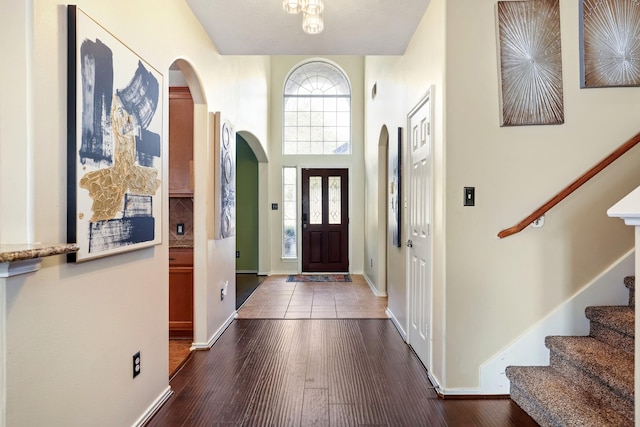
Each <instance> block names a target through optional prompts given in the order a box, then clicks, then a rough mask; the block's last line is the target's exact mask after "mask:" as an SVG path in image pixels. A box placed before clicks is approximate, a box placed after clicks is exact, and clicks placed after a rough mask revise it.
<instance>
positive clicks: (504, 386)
mask: <svg viewBox="0 0 640 427" xmlns="http://www.w3.org/2000/svg"><path fill="white" fill-rule="evenodd" d="M634 254H635V252H634V250H631V251H629V252H628V253H627V254H625V255H624V256H622V257H621V258H619V259H618V260H616V261H615V262H614V263H613V264H612V265H611V266H610V267H609V268H607V269H606V270H605V271H603V272H602V273H601V274H600V275H598V276H597V277H596V278H594V279H593V280H592V281H591V282H590V283H588V284H587V285H585V286H584V287H583V288H582V289H580V290H579V291H578V292H576V293H575V294H574V295H573V296H572V297H570V298H569V299H567V300H566V301H565V302H564V303H563V304H561V305H560V306H558V307H557V308H556V309H555V310H553V311H552V312H551V313H549V314H548V315H547V316H546V317H544V318H543V319H541V320H540V321H538V322H537V323H536V324H534V325H533V326H531V328H529V329H528V330H527V331H525V332H524V333H523V334H522V335H521V336H520V337H518V338H517V339H516V340H515V341H513V342H512V343H511V344H509V345H507V346H505V347H504V348H503V349H502V350H501V351H500V352H498V353H497V354H496V355H494V356H493V357H492V358H491V359H489V360H487V361H486V362H485V363H483V364H482V366H480V369H479V371H480V372H479V374H480V389H479V390H477V391H476V392H475V393H478V394H483V395H490V394H509V387H510V384H509V380H508V379H507V377H506V375H505V369H506V368H507V366H510V365H516V366H546V365H548V364H549V350H548V349H547V348H546V347H545V345H544V339H545V337H546V336H548V335H588V334H589V319H587V318H586V316H585V315H584V310H585V308H586V307H587V306H590V305H626V304H627V303H628V300H629V291H628V289H627V288H626V287H625V286H624V282H623V279H624V278H625V277H626V276H631V275H633V274H634V271H635V259H634ZM453 392H455V391H454V390H452V391H449V390H445V394H449V393H453ZM473 393H474V392H473V391H469V390H464V392H460V393H459V394H473Z"/></svg>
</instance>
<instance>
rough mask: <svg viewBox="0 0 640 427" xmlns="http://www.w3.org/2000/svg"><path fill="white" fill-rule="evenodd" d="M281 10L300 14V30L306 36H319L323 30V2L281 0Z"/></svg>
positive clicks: (316, 0)
mask: <svg viewBox="0 0 640 427" xmlns="http://www.w3.org/2000/svg"><path fill="white" fill-rule="evenodd" d="M282 8H283V9H284V10H285V12H287V13H291V14H296V13H300V12H302V30H303V31H304V32H305V33H307V34H320V33H321V32H322V30H324V22H323V20H322V12H323V11H324V2H323V0H283V1H282Z"/></svg>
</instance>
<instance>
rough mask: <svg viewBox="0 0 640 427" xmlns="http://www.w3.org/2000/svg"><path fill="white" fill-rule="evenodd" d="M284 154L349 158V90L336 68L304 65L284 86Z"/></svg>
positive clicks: (346, 81) (323, 63) (344, 79)
mask: <svg viewBox="0 0 640 427" xmlns="http://www.w3.org/2000/svg"><path fill="white" fill-rule="evenodd" d="M283 104H284V106H283V110H284V111H283V116H284V120H283V143H282V152H283V154H351V87H350V85H349V81H348V80H347V78H346V76H345V75H344V74H343V73H342V71H340V70H339V69H338V68H337V67H336V66H334V65H332V64H329V63H327V62H322V61H314V62H307V63H306V64H303V65H300V66H299V67H297V68H296V69H295V70H293V71H292V72H291V74H290V75H289V77H288V78H287V81H286V83H285V86H284V102H283Z"/></svg>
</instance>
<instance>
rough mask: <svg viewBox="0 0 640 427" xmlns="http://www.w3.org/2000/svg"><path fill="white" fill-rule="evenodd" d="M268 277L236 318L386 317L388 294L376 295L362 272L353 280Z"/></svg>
mask: <svg viewBox="0 0 640 427" xmlns="http://www.w3.org/2000/svg"><path fill="white" fill-rule="evenodd" d="M287 277H288V276H283V275H279V276H270V277H268V278H267V279H266V280H265V281H264V282H263V283H262V284H261V285H260V286H259V287H258V289H256V290H255V292H254V293H253V294H252V295H251V296H250V297H249V299H248V300H247V301H246V302H245V303H244V304H243V305H242V307H240V309H239V310H238V319H387V318H388V316H387V314H386V313H385V310H386V308H387V297H377V296H375V295H374V293H373V291H372V290H371V288H370V287H369V285H368V284H367V282H366V281H365V279H364V277H363V276H362V275H353V274H352V275H351V280H353V281H352V282H287Z"/></svg>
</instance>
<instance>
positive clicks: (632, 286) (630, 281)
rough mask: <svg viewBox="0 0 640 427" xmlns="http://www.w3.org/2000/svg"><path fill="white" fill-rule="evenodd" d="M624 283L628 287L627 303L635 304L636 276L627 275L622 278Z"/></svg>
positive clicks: (633, 305) (632, 305)
mask: <svg viewBox="0 0 640 427" xmlns="http://www.w3.org/2000/svg"><path fill="white" fill-rule="evenodd" d="M624 285H625V286H626V287H627V289H629V305H630V306H631V307H635V306H636V278H635V276H629V277H625V278H624Z"/></svg>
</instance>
